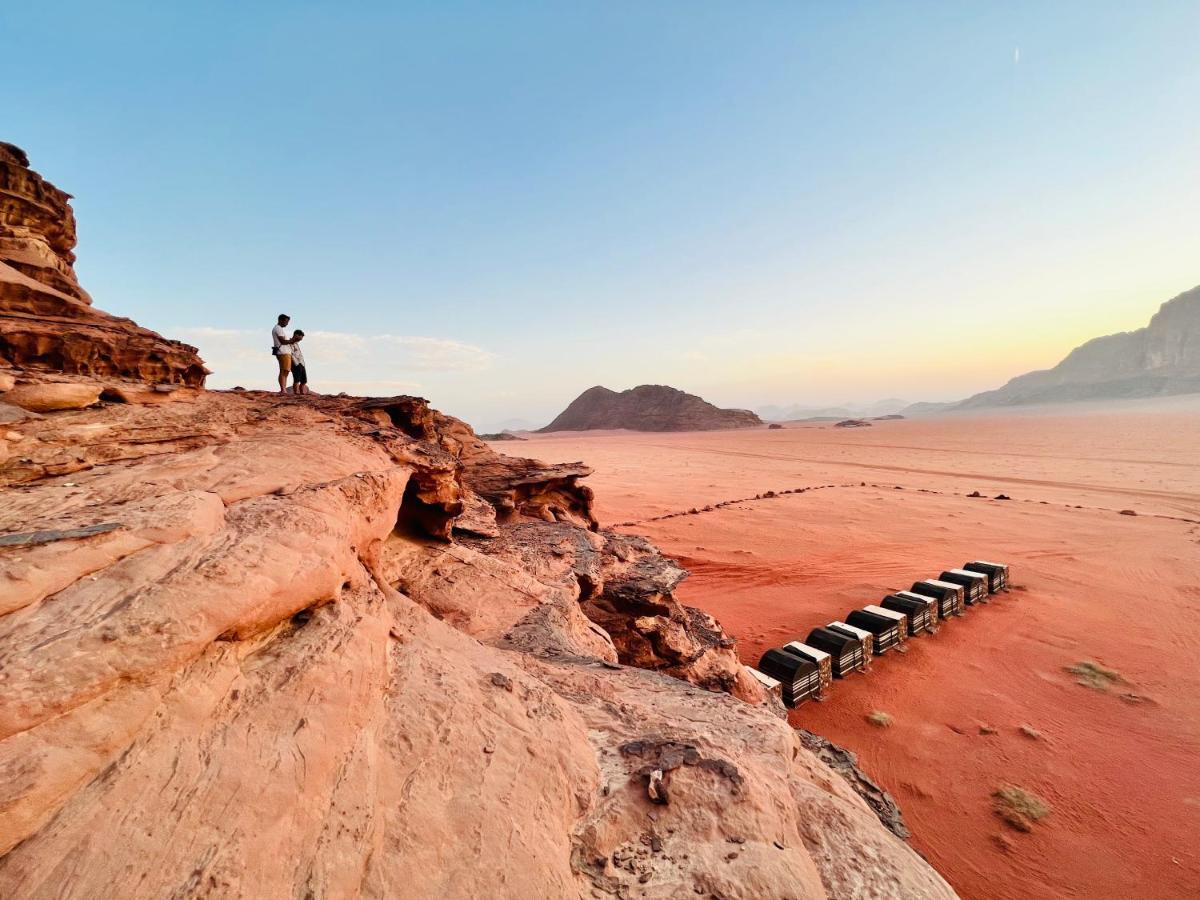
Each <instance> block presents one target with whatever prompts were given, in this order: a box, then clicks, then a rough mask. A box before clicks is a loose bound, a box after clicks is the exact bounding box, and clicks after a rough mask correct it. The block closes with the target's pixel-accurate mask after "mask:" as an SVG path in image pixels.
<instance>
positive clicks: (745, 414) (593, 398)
mask: <svg viewBox="0 0 1200 900" xmlns="http://www.w3.org/2000/svg"><path fill="white" fill-rule="evenodd" d="M761 424H762V421H761V420H760V419H759V418H758V416H756V415H755V414H754V413H752V412H750V410H748V409H719V408H717V407H716V406H713V405H712V404H711V403H709V402H707V401H705V400H703V399H701V398H700V397H697V396H696V395H695V394H686V393H684V392H683V391H680V390H677V389H676V388H673V387H667V386H666V385H661V384H643V385H640V386H638V387H635V388H631V389H630V390H627V391H621V392H620V393H619V394H618V393H617V392H616V391H610V390H609V389H608V388H606V387H600V386H596V387H593V388H588V389H587V390H586V391H584V392H583V393H582V394H580V395H579V396H578V397H576V398H575V399H574V400H573V401H571V405H570V406H568V407H567V408H566V409H565V410H563V411H562V412H561V413H559V415H558V417H557V418H555V420H554V421H553V422H551V423H550V424H549V425H547V426H546V427H545V428H542V429H540V430H541V431H543V432H546V431H590V430H595V429H609V428H627V429H629V430H631V431H721V430H724V429H728V428H749V427H751V426H754V425H761Z"/></svg>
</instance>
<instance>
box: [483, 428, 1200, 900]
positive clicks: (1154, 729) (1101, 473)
mask: <svg viewBox="0 0 1200 900" xmlns="http://www.w3.org/2000/svg"><path fill="white" fill-rule="evenodd" d="M496 446H497V447H498V448H499V449H505V446H506V445H503V444H498V445H496ZM507 447H508V448H519V451H520V452H521V453H522V454H527V455H530V456H536V457H540V458H542V459H546V460H552V461H566V460H575V459H582V460H585V461H586V462H587V463H589V464H590V465H592V466H594V467H595V469H596V472H595V475H594V476H593V477H592V478H591V479H590V481H591V484H592V486H593V487H594V488H595V489H596V492H597V496H598V498H599V514H600V518H601V521H602V522H603V523H604V524H605V525H609V524H612V523H631V524H628V525H625V526H623V528H624V529H626V530H630V531H636V532H638V533H642V534H646V535H648V536H649V537H651V538H652V539H653V540H654V541H656V542H657V543H658V544H659V546H660V547H662V548H663V549H664V550H665V551H666V552H668V553H670V554H672V555H674V556H675V557H677V558H679V559H680V560H681V561H682V562H683V563H684V564H685V565H686V566H687V568H688V569H689V570H691V572H692V576H691V578H690V579H689V580H688V581H686V582H685V583H684V585H683V587H682V589H681V591H680V594H681V598H682V599H683V600H684V602H687V603H690V604H692V605H695V606H700V607H702V608H704V609H706V610H708V611H710V612H712V613H713V614H715V615H716V616H717V617H718V618H719V619H720V620H721V621H722V622H723V623H724V625H725V627H726V629H727V630H728V631H729V632H730V633H732V634H733V635H735V636H736V637H737V638H738V640H739V648H740V649H739V652H740V653H741V656H742V659H743V660H744V661H745V662H747V663H750V664H753V663H754V662H755V661H756V660H757V659H758V657H759V655H760V654H761V653H762V651H763V650H765V649H766V648H768V647H772V646H777V645H779V644H782V643H784V642H786V641H788V640H793V639H797V638H802V637H803V636H804V635H805V634H807V633H808V631H809V629H810V628H812V627H814V626H817V625H821V624H824V623H826V622H828V621H831V620H833V619H840V618H842V617H843V616H844V614H845V613H846V612H847V611H848V610H850V609H851V608H854V607H858V606H862V605H865V604H867V603H873V602H877V601H878V599H879V598H881V597H882V596H883V595H884V594H885V593H886V592H888V591H889V590H892V589H896V588H906V587H908V586H909V585H910V584H911V582H912V581H914V580H915V579H917V578H924V577H932V576H935V575H936V574H937V573H938V572H940V571H941V570H943V569H945V568H949V567H953V566H958V565H961V564H962V563H963V562H965V561H967V560H969V559H976V558H983V559H997V560H1002V561H1006V562H1008V563H1010V564H1011V566H1012V571H1013V576H1014V578H1013V580H1014V584H1016V585H1017V586H1018V587H1017V589H1015V590H1013V591H1012V592H1010V593H1008V594H1001V595H998V596H996V597H994V598H993V599H992V601H991V602H990V603H989V604H987V605H986V606H976V607H972V608H971V609H970V610H969V611H968V612H967V614H966V615H965V616H963V617H962V618H959V619H953V620H951V621H950V622H949V623H947V624H946V626H945V627H944V628H942V629H941V631H940V632H939V633H938V634H937V635H934V636H922V637H919V638H916V639H913V640H910V641H909V642H908V644H907V646H908V648H909V649H908V651H907V652H906V653H904V654H897V653H889V654H888V655H886V656H884V657H882V658H879V659H877V660H876V661H875V664H874V666H873V668H872V671H871V672H870V673H869V674H868V675H856V676H853V677H851V678H849V679H847V680H845V681H839V682H835V684H834V686H833V691H832V692H831V694H830V696H829V698H828V700H827V701H825V702H823V703H809V704H807V705H805V706H803V707H802V708H800V709H799V710H796V711H794V712H793V713H792V714H791V720H792V723H793V724H794V725H796V726H800V727H805V728H809V729H811V730H813V731H816V732H818V733H820V734H823V735H825V736H827V737H829V738H830V739H832V740H834V741H836V742H838V743H840V744H842V745H844V746H846V747H848V748H850V749H853V750H855V751H856V752H857V753H858V754H859V756H860V762H861V763H862V765H863V767H864V768H865V769H866V770H867V771H868V773H870V774H871V775H873V776H874V777H875V778H876V779H877V780H879V781H880V782H881V783H882V784H883V785H884V786H885V787H886V788H888V789H889V790H890V791H891V792H892V793H893V794H894V796H895V797H896V798H897V800H898V801H899V803H900V805H901V808H902V809H903V811H904V815H905V818H906V820H907V823H908V825H909V827H910V828H911V829H912V832H913V838H912V843H913V845H914V846H915V847H916V848H917V849H918V850H920V852H922V853H923V854H925V855H926V856H927V857H928V858H929V860H930V861H931V862H932V863H933V864H934V865H935V866H936V867H937V868H938V870H939V871H941V872H942V873H943V874H944V875H945V876H946V877H947V878H948V879H949V881H950V882H951V884H953V885H954V886H955V888H957V890H958V891H959V892H960V893H961V894H962V896H964V897H967V898H1030V897H1039V898H1040V897H1115V896H1122V895H1133V894H1136V895H1138V896H1142V897H1164V898H1165V897H1185V896H1189V897H1191V896H1196V894H1195V891H1196V885H1197V884H1200V661H1198V654H1197V647H1198V646H1200V415H1197V414H1196V413H1195V412H1177V413H1162V412H1155V413H1148V412H1147V413H1139V412H1137V411H1128V410H1127V411H1123V412H1121V413H1119V414H1110V415H1087V414H1085V415H1066V416H1062V415H1039V416H1004V417H999V416H998V417H988V418H944V419H927V420H903V421H887V422H877V423H876V424H875V425H874V426H873V427H871V428H862V429H840V428H834V427H832V426H831V425H824V426H819V425H804V426H801V425H796V426H789V427H787V428H786V429H783V430H771V431H768V430H765V429H764V430H750V431H740V432H723V433H720V432H718V433H711V432H710V433H690V434H670V435H664V434H630V433H620V432H617V433H604V434H601V433H594V432H593V433H588V434H558V435H544V436H537V437H534V438H532V439H531V440H529V441H528V442H527V443H522V444H509V445H507ZM797 488H807V489H808V490H806V491H804V492H803V493H793V494H786V495H781V496H775V497H769V498H768V497H764V498H763V499H753V498H755V497H756V495H760V494H765V493H766V492H767V491H774V492H776V493H777V494H778V493H779V492H781V491H784V490H793V489H797ZM974 491H978V492H980V493H981V494H983V495H984V496H983V497H982V498H974V497H968V496H967V495H968V494H970V493H972V492H974ZM1000 493H1003V494H1006V495H1008V496H1009V497H1011V498H1012V499H1011V500H995V499H991V498H993V497H995V496H996V495H997V494H1000ZM731 500H736V501H738V502H736V503H732V504H730V505H727V506H724V507H722V508H719V509H713V510H711V511H706V510H705V507H707V506H713V505H715V504H717V503H723V502H725V501H731ZM1121 510H1133V511H1134V512H1135V513H1136V515H1134V516H1130V515H1121V514H1120V511H1121ZM680 513H682V515H678V514H680ZM662 516H671V518H659V517H662ZM1083 660H1094V661H1096V662H1099V663H1101V664H1103V665H1104V666H1107V667H1109V668H1111V669H1114V670H1116V671H1117V672H1119V673H1120V675H1121V677H1122V679H1123V681H1121V682H1120V683H1117V684H1114V685H1113V686H1112V688H1111V689H1109V690H1105V691H1101V690H1094V689H1091V688H1088V687H1084V686H1081V685H1080V684H1078V683H1077V682H1076V680H1075V678H1074V676H1072V675H1071V674H1070V673H1069V672H1067V671H1066V669H1067V667H1069V666H1071V665H1073V664H1075V663H1077V662H1079V661H1083ZM876 710H878V711H883V712H886V713H888V714H889V715H890V716H891V717H892V724H891V726H890V727H887V728H881V727H879V726H876V725H872V724H870V723H868V721H867V719H866V717H867V716H868V715H869V714H870V713H872V712H873V711H876ZM1022 728H1026V729H1028V730H1030V731H1031V732H1032V734H1027V733H1025V732H1024V731H1022ZM992 729H994V732H993V731H991V730H992ZM1005 784H1012V785H1017V786H1020V787H1023V788H1025V789H1028V790H1030V791H1033V792H1034V793H1036V794H1038V795H1040V796H1041V797H1043V798H1044V799H1045V800H1046V801H1048V802H1049V804H1050V806H1051V807H1052V811H1051V812H1050V814H1049V815H1048V816H1047V817H1046V818H1044V819H1043V820H1042V821H1040V822H1039V823H1037V824H1036V825H1034V826H1033V829H1032V831H1031V832H1029V833H1021V832H1018V831H1016V830H1014V829H1013V828H1011V827H1010V826H1008V825H1006V824H1004V823H1003V822H1002V821H1001V819H1000V818H999V817H998V816H997V815H996V814H995V812H994V810H993V804H994V800H993V799H992V796H991V795H992V792H993V791H994V790H995V789H996V788H998V787H999V786H1001V785H1005Z"/></svg>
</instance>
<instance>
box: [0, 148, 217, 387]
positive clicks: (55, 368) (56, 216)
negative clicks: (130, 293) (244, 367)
mask: <svg viewBox="0 0 1200 900" xmlns="http://www.w3.org/2000/svg"><path fill="white" fill-rule="evenodd" d="M70 200H71V197H70V195H69V194H67V193H65V192H64V191H61V190H59V189H58V188H56V187H55V186H54V185H52V184H51V183H50V182H48V181H46V180H45V179H44V178H42V176H40V175H39V174H38V173H37V172H34V171H33V170H32V169H30V168H29V160H28V158H27V157H26V156H25V153H24V152H23V151H22V150H21V149H20V148H18V147H15V146H13V145H12V144H6V143H3V142H0V367H4V366H8V367H13V368H23V369H28V370H30V372H31V373H34V374H36V373H39V372H53V373H67V374H73V375H88V376H96V377H107V378H118V379H129V380H134V381H143V382H164V383H177V384H188V385H194V386H199V385H203V384H204V377H205V375H206V374H207V372H206V370H205V368H204V364H203V363H202V362H201V361H200V357H199V356H197V353H196V348H195V347H191V346H188V345H187V344H184V343H181V342H179V341H170V340H167V339H166V338H164V337H162V336H161V335H159V334H155V333H154V332H153V331H150V330H149V329H146V328H141V327H139V326H138V325H137V324H136V323H134V322H132V321H130V320H129V319H122V318H118V317H116V316H110V315H109V314H107V313H105V312H101V311H100V310H98V309H95V308H94V307H93V306H92V305H91V304H92V301H91V298H90V297H89V296H88V295H87V292H86V291H84V290H83V288H81V287H80V286H79V282H78V281H77V280H76V278H75V269H74V263H75V253H74V249H75V214H74V212H72V210H71V203H70Z"/></svg>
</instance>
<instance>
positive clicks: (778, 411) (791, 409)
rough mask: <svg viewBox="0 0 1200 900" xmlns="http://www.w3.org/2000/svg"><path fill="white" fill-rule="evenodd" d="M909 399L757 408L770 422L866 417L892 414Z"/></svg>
mask: <svg viewBox="0 0 1200 900" xmlns="http://www.w3.org/2000/svg"><path fill="white" fill-rule="evenodd" d="M910 405H911V404H910V403H909V401H907V400H900V399H898V398H896V397H889V398H888V399H886V400H877V401H875V402H874V403H867V404H861V403H843V404H842V405H840V406H803V405H801V404H798V403H797V404H792V405H791V406H760V407H759V408H758V409H756V410H755V412H756V413H758V414H759V415H760V416H762V418H763V419H765V420H766V421H768V422H789V421H793V420H795V419H865V418H871V417H872V416H890V415H892V414H893V413H898V412H900V411H901V410H902V409H904V408H906V407H908V406H910Z"/></svg>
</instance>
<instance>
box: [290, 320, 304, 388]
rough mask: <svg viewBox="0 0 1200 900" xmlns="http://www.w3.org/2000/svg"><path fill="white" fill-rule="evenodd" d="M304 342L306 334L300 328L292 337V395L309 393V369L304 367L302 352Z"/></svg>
mask: <svg viewBox="0 0 1200 900" xmlns="http://www.w3.org/2000/svg"><path fill="white" fill-rule="evenodd" d="M302 340H304V332H303V331H301V330H300V329H299V328H297V329H296V333H295V334H293V335H292V393H293V394H307V393H308V369H306V368H305V367H304V354H303V353H302V352H301V350H300V342H301V341H302Z"/></svg>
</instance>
